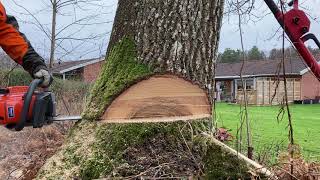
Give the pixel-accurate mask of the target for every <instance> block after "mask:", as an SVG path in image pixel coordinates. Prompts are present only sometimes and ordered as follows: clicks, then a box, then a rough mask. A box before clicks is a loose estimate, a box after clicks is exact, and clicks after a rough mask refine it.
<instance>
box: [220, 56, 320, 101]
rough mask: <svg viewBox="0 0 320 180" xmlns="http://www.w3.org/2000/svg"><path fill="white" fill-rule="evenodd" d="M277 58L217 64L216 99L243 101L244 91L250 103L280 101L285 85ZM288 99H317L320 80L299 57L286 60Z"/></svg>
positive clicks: (319, 96)
mask: <svg viewBox="0 0 320 180" xmlns="http://www.w3.org/2000/svg"><path fill="white" fill-rule="evenodd" d="M281 64H282V63H281V61H280V60H259V61H247V62H246V63H245V65H244V67H243V71H242V76H243V79H244V80H243V81H241V79H240V71H241V67H242V63H218V64H217V72H216V81H217V96H216V97H217V101H226V102H234V103H242V102H243V99H244V91H245V92H247V93H246V94H247V95H248V102H249V104H254V105H271V104H279V103H281V102H283V98H284V94H285V88H284V80H283V70H282V68H281ZM285 68H286V79H287V93H288V100H289V102H303V101H307V100H310V101H311V100H313V101H317V102H319V99H320V83H319V81H318V80H317V78H316V77H315V76H314V75H313V74H312V73H311V72H310V71H309V69H308V68H307V66H306V65H305V64H304V62H303V61H302V60H300V59H290V60H285Z"/></svg>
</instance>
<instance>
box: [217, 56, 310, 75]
mask: <svg viewBox="0 0 320 180" xmlns="http://www.w3.org/2000/svg"><path fill="white" fill-rule="evenodd" d="M281 64H282V63H281V60H257V61H246V62H245V65H244V67H243V71H242V75H243V76H244V77H250V76H252V77H254V76H275V75H277V74H279V68H281V66H280V65H281ZM241 67H242V62H239V63H218V64H217V71H216V77H217V78H230V79H232V78H239V76H240V71H241ZM285 67H286V73H287V74H288V75H303V74H304V73H306V72H308V71H309V70H308V68H307V65H306V64H305V62H304V61H303V60H301V59H297V58H295V59H286V60H285ZM280 71H281V72H280V74H282V68H281V69H280Z"/></svg>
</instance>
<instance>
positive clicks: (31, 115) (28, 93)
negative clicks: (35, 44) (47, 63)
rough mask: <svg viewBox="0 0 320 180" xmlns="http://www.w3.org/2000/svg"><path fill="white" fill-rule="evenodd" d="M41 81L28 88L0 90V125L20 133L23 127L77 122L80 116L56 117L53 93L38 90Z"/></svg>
mask: <svg viewBox="0 0 320 180" xmlns="http://www.w3.org/2000/svg"><path fill="white" fill-rule="evenodd" d="M41 83H42V80H41V79H35V80H33V81H32V82H31V84H30V85H29V86H13V87H7V88H5V89H0V125H4V126H6V127H7V128H8V129H11V130H15V131H21V130H23V129H24V127H27V126H32V127H33V128H41V127H43V126H44V125H49V124H51V123H53V122H55V121H60V122H61V121H77V120H81V116H67V117H58V116H57V114H56V98H55V95H54V93H53V92H51V91H49V90H47V89H43V88H39V89H40V90H37V88H38V87H39V85H40V84H41Z"/></svg>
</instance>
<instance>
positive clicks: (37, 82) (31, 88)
mask: <svg viewBox="0 0 320 180" xmlns="http://www.w3.org/2000/svg"><path fill="white" fill-rule="evenodd" d="M42 82H43V80H42V79H34V80H33V81H32V82H31V84H30V85H29V89H28V91H27V93H26V94H25V97H24V102H23V107H22V112H21V115H20V121H19V123H18V124H17V125H16V126H15V127H14V128H15V130H16V131H21V130H23V128H24V127H25V125H26V122H27V119H28V114H29V109H30V104H31V101H32V96H33V93H34V91H35V90H36V88H37V87H39V85H40V84H41V83H42Z"/></svg>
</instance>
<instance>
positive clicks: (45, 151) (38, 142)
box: [0, 124, 70, 180]
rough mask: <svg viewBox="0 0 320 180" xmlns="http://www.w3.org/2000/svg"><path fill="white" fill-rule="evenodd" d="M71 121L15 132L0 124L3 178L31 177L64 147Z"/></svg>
mask: <svg viewBox="0 0 320 180" xmlns="http://www.w3.org/2000/svg"><path fill="white" fill-rule="evenodd" d="M67 127H70V124H64V125H61V124H60V125H57V124H54V125H51V126H48V127H44V128H42V129H32V128H26V129H25V130H23V131H21V132H13V131H10V130H7V129H6V128H4V127H0V167H1V168H0V179H9V180H10V179H32V178H33V177H34V176H35V175H36V173H37V171H38V170H39V168H40V167H41V166H42V165H43V164H44V163H45V160H46V159H48V158H49V157H50V156H52V155H53V154H54V153H55V152H56V151H57V150H58V148H59V147H60V146H61V144H62V142H63V140H64V137H65V134H66V132H67Z"/></svg>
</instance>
